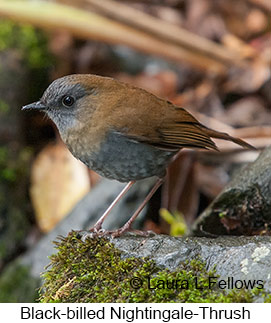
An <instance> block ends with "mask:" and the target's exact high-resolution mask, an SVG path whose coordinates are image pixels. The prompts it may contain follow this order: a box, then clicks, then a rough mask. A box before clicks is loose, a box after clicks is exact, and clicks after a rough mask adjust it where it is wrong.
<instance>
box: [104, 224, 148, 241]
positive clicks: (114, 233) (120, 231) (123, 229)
mask: <svg viewBox="0 0 271 323" xmlns="http://www.w3.org/2000/svg"><path fill="white" fill-rule="evenodd" d="M126 232H128V233H131V234H134V235H139V236H143V237H149V236H150V235H153V234H154V232H152V231H142V230H135V229H131V228H129V227H126V226H125V225H124V226H123V227H121V228H119V229H117V230H113V231H109V234H110V235H111V237H112V238H116V237H120V236H121V235H122V234H124V233H126Z"/></svg>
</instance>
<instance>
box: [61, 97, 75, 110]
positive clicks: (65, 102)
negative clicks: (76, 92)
mask: <svg viewBox="0 0 271 323" xmlns="http://www.w3.org/2000/svg"><path fill="white" fill-rule="evenodd" d="M74 101H75V100H74V98H73V97H72V96H70V95H66V96H64V97H63V99H62V103H63V105H65V106H66V107H71V106H72V105H73V104H74Z"/></svg>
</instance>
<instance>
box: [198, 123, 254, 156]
mask: <svg viewBox="0 0 271 323" xmlns="http://www.w3.org/2000/svg"><path fill="white" fill-rule="evenodd" d="M201 126H202V127H203V130H204V131H205V133H206V134H207V135H208V136H209V137H211V138H217V139H224V140H228V141H232V142H234V143H235V144H237V145H239V146H242V147H244V148H248V149H252V150H256V148H255V147H253V146H252V145H250V144H248V143H247V142H245V141H244V140H242V139H240V138H236V137H232V136H230V135H228V134H227V133H225V132H220V131H216V130H213V129H210V128H207V127H205V126H203V125H201Z"/></svg>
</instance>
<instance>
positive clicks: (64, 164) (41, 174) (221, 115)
mask: <svg viewBox="0 0 271 323" xmlns="http://www.w3.org/2000/svg"><path fill="white" fill-rule="evenodd" d="M270 13H271V2H270V1H268V0H227V1H225V0H164V1H160V0H145V1H142V0H118V1H117V0H102V1H101V0H79V1H72V0H59V1H45V0H44V1H38V0H37V1H30V0H29V1H28V0H25V1H13V0H10V1H7V0H6V1H4V0H1V1H0V301H1V302H6V301H31V300H33V299H35V297H36V296H35V295H36V287H37V286H38V285H39V283H38V282H35V283H34V282H30V280H28V278H26V277H28V276H27V275H28V274H27V271H25V269H24V268H21V267H20V268H19V269H18V268H16V270H15V271H16V275H15V274H14V272H13V273H12V275H13V276H12V277H13V279H12V282H13V284H11V282H10V281H11V280H10V278H8V277H9V274H10V272H11V271H12V270H11V269H10V268H11V267H9V265H10V264H11V263H14V261H16V259H18V257H22V256H23V255H24V254H25V253H26V252H27V251H28V250H30V249H31V248H34V247H35V245H36V243H37V242H38V241H39V240H40V239H41V238H42V237H43V236H44V235H46V234H48V233H49V232H50V231H51V230H53V228H54V227H55V226H56V224H57V223H58V222H59V221H61V220H62V219H63V218H64V217H65V216H66V215H67V214H68V213H69V212H70V211H71V210H72V209H73V208H74V206H75V205H76V203H78V202H79V201H80V200H81V199H82V198H83V197H84V196H85V195H86V194H87V193H88V192H89V191H91V190H92V189H93V187H95V185H97V183H98V182H99V181H100V178H99V176H98V175H97V174H95V173H94V172H92V171H90V170H88V169H87V168H86V167H85V166H84V165H83V164H81V163H80V162H79V161H77V160H75V159H74V158H73V157H72V156H71V154H70V153H69V152H68V151H67V149H66V148H65V146H64V145H63V144H62V142H61V140H60V138H59V135H58V133H57V131H56V129H55V127H54V125H53V123H52V122H51V121H50V120H48V119H47V118H46V117H45V116H44V115H43V114H41V113H34V112H30V113H26V112H24V113H23V112H22V111H21V110H20V109H21V107H22V106H23V105H25V104H28V103H31V102H33V101H37V100H38V99H39V98H40V97H41V95H42V93H43V91H44V90H45V89H46V88H47V86H48V85H49V83H50V82H51V81H52V80H54V79H56V78H58V77H61V76H64V75H67V74H72V73H92V74H99V75H103V76H111V77H114V78H116V79H119V80H121V81H125V82H128V83H131V84H134V85H136V86H139V87H142V88H145V89H146V90H148V91H150V92H152V93H154V94H156V95H157V96H159V97H162V98H164V99H167V100H170V101H172V102H173V103H175V104H177V105H179V106H182V107H184V108H186V109H187V110H189V111H190V112H192V113H193V114H194V115H195V116H196V117H197V118H198V119H199V120H200V121H201V122H202V123H203V124H205V125H206V126H209V127H212V128H214V129H217V130H220V131H225V132H228V133H230V134H231V135H233V136H237V137H241V138H243V139H245V140H246V141H248V142H249V143H250V144H252V145H254V146H255V147H256V148H259V150H260V149H263V148H264V147H265V146H267V145H268V144H271V139H270V138H271V127H270V124H271V80H270V63H271V34H270V32H271V20H270V16H271V15H270ZM217 145H218V146H219V148H220V150H221V153H220V154H217V153H213V152H204V151H189V150H184V152H183V153H182V154H181V155H180V158H178V160H177V161H176V162H175V163H174V164H172V165H171V167H170V172H169V179H168V181H167V183H166V185H164V187H163V188H162V189H161V190H160V191H159V192H158V193H157V194H156V196H155V197H154V199H153V200H152V202H151V204H150V205H149V208H148V212H147V214H146V217H145V219H144V223H143V228H144V229H150V230H153V231H155V232H157V233H167V234H174V235H181V234H184V233H185V232H186V230H187V229H189V227H190V226H191V225H192V223H193V222H194V220H195V219H196V218H197V216H198V215H199V214H200V213H201V212H202V211H203V210H204V209H205V208H206V207H207V206H208V205H209V204H210V202H211V201H212V200H213V199H214V198H215V197H216V196H217V195H218V194H219V192H221V190H222V189H223V187H225V185H226V184H227V183H228V181H229V179H230V177H231V175H232V174H233V173H234V172H235V171H236V169H238V168H240V167H241V166H242V165H243V164H245V163H248V162H252V161H254V160H255V158H257V156H258V152H242V151H241V149H240V148H239V147H238V146H236V145H234V144H232V143H228V142H219V141H217ZM116 193H117V192H116ZM161 207H162V208H163V209H162V211H161V210H160V208H161ZM159 210H160V211H159ZM70 229H73V228H70ZM47 256H48V255H47ZM45 257H46V255H45ZM7 269H8V270H7ZM21 277H23V279H24V280H25V282H26V284H25V285H24V287H23V288H24V293H23V295H24V296H18V295H17V294H16V291H15V289H16V288H15V286H16V284H18V281H19V279H21Z"/></svg>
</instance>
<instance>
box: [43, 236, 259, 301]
mask: <svg viewBox="0 0 271 323" xmlns="http://www.w3.org/2000/svg"><path fill="white" fill-rule="evenodd" d="M55 244H56V246H57V249H58V252H57V253H56V254H54V255H53V256H51V264H50V266H49V268H48V270H47V271H46V272H45V273H44V274H43V278H44V283H43V286H42V288H41V289H40V301H41V302H136V303H137V302H151V303H152V302H198V303H201V302H252V301H253V299H254V296H255V295H257V294H259V290H257V289H253V290H244V289H242V290H235V289H234V290H231V291H229V292H227V291H226V290H219V289H217V288H209V277H214V276H217V274H216V273H215V270H209V271H207V270H206V264H205V263H204V262H203V261H201V260H200V259H193V260H190V261H185V262H183V263H180V264H179V265H178V267H176V268H175V270H174V271H170V270H169V269H166V268H162V267H160V266H158V265H157V264H156V262H155V261H154V260H152V259H150V258H148V257H140V258H137V257H124V256H123V254H122V253H121V251H120V250H119V249H117V248H116V247H115V246H114V244H112V243H111V242H110V241H109V240H107V239H106V238H87V239H86V240H85V241H82V239H81V236H80V234H78V233H76V232H72V233H70V234H69V235H68V236H67V237H65V238H64V237H62V238H60V240H59V241H57V242H55ZM165 282H168V285H167V286H165ZM196 282H197V284H196Z"/></svg>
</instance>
